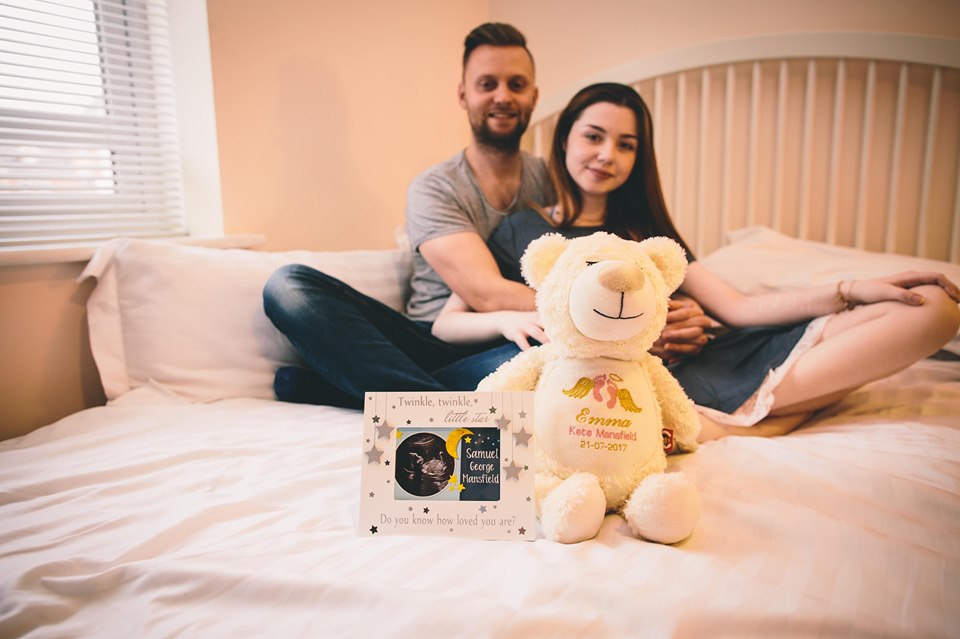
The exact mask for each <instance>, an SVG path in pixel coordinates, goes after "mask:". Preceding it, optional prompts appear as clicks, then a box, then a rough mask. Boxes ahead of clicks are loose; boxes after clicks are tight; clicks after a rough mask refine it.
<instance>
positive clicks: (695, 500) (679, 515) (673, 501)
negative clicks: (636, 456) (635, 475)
mask: <svg viewBox="0 0 960 639" xmlns="http://www.w3.org/2000/svg"><path fill="white" fill-rule="evenodd" d="M623 516H624V517H625V518H626V520H627V523H629V524H630V529H631V530H633V533H634V534H635V535H638V536H640V537H643V538H644V539H649V540H650V541H655V542H658V543H662V544H673V543H676V542H678V541H681V540H683V539H686V538H687V537H689V536H690V533H692V532H693V529H694V527H695V526H696V525H697V520H698V519H699V518H700V493H699V491H698V490H697V487H696V486H695V485H694V483H693V481H692V480H691V479H690V478H689V477H687V476H686V475H684V474H682V473H659V474H656V475H649V476H648V477H645V478H644V479H643V481H642V482H640V485H639V486H637V488H636V489H635V490H634V491H633V494H632V495H630V498H629V499H628V500H627V503H626V504H625V505H624V507H623Z"/></svg>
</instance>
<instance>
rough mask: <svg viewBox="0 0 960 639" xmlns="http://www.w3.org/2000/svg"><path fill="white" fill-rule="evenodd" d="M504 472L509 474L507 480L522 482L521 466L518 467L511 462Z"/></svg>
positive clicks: (504, 468)
mask: <svg viewBox="0 0 960 639" xmlns="http://www.w3.org/2000/svg"><path fill="white" fill-rule="evenodd" d="M503 470H504V472H506V473H507V479H516V480H517V481H519V480H520V471H521V470H522V468H520V466H517V465H516V464H515V463H513V462H512V461H511V462H510V465H509V466H504V467H503Z"/></svg>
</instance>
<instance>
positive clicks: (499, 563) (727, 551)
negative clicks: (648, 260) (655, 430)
mask: <svg viewBox="0 0 960 639" xmlns="http://www.w3.org/2000/svg"><path fill="white" fill-rule="evenodd" d="M360 444H361V416H360V413H358V412H354V411H346V410H339V409H334V408H328V407H314V406H300V405H292V404H283V403H279V402H273V401H268V400H254V399H236V400H226V401H220V402H215V403H211V404H188V403H184V402H182V401H180V400H177V399H175V398H172V397H170V396H168V395H165V394H163V393H161V392H158V391H157V390H156V389H152V388H142V389H140V390H137V391H134V392H131V393H129V394H127V395H125V396H123V397H121V398H120V399H119V400H118V401H116V402H114V403H113V405H111V406H108V407H101V408H94V409H90V410H87V411H84V412H82V413H79V414H77V415H74V416H71V417H68V418H66V419H64V420H61V421H60V422H58V423H56V424H53V425H51V426H48V427H46V428H43V429H40V430H38V431H36V432H34V433H32V434H30V435H27V436H25V437H22V438H19V439H15V440H11V441H8V442H3V443H0V637H18V636H30V637H87V636H93V637H118V638H124V639H126V638H129V637H231V638H232V637H258V636H267V637H273V638H277V639H279V638H281V637H282V638H286V637H340V636H363V637H368V636H369V637H447V636H453V637H492V636H496V637H523V638H528V637H560V636H563V637H570V636H582V637H623V636H638V637H659V636H675V637H688V636H689V637H702V636H710V637H716V636H732V637H754V636H755V637H771V636H778V637H779V636H802V637H807V636H833V637H850V636H858V637H864V636H867V637H874V636H876V637H881V636H883V637H887V636H910V637H914V636H916V637H920V636H922V637H949V636H954V637H955V636H957V633H958V630H957V629H958V628H960V364H957V363H946V362H935V361H930V360H927V361H925V362H921V363H920V364H918V365H916V366H914V367H913V368H911V369H908V370H907V371H905V372H903V373H901V374H900V375H898V376H896V377H894V378H892V379H889V380H884V381H882V382H878V383H875V384H873V385H871V386H869V387H867V388H865V389H863V390H861V391H859V392H857V393H855V394H853V395H851V396H850V397H849V398H848V399H847V400H846V401H845V402H844V403H843V404H842V405H840V406H838V407H837V408H835V409H833V410H831V411H829V412H828V413H827V414H825V415H823V416H821V418H820V419H819V420H818V422H817V423H816V424H815V425H814V426H811V427H808V428H805V429H802V430H800V431H798V432H796V433H794V434H792V435H789V436H787V437H782V438H777V439H769V440H766V439H759V438H737V439H726V440H721V441H717V442H711V443H708V444H706V445H704V446H702V447H701V449H700V450H699V451H698V452H696V453H694V454H692V455H687V456H682V457H674V458H672V462H671V463H672V466H673V467H676V468H682V469H683V470H684V471H686V472H687V473H689V474H690V475H691V476H692V477H693V478H694V479H695V481H696V482H697V484H698V485H699V487H700V491H701V494H702V496H703V515H702V518H701V520H700V523H699V526H698V528H697V530H696V532H695V533H694V535H693V536H692V537H691V538H690V539H688V540H686V541H685V542H683V543H680V544H678V545H676V546H662V545H657V544H652V543H647V542H644V541H641V540H638V539H635V538H633V537H632V536H631V535H630V533H629V531H628V530H627V528H626V525H625V524H624V523H623V522H622V520H621V519H620V518H618V517H616V516H609V517H608V518H607V520H606V522H605V524H604V526H603V529H602V530H601V532H600V535H599V536H598V537H597V538H596V539H594V540H591V541H588V542H584V543H581V544H578V545H573V546H563V545H559V544H555V543H551V542H547V541H544V540H542V539H541V540H539V541H537V542H535V543H524V542H491V541H475V540H469V539H459V538H456V539H455V538H431V537H384V538H368V537H361V536H359V535H358V534H357V533H356V528H357V522H356V520H357V511H358V501H359V469H360V462H361V448H360Z"/></svg>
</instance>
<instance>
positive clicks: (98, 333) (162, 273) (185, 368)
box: [80, 240, 411, 401]
mask: <svg viewBox="0 0 960 639" xmlns="http://www.w3.org/2000/svg"><path fill="white" fill-rule="evenodd" d="M290 263H299V264H306V265H308V266H312V267H314V268H316V269H318V270H321V271H323V272H325V273H328V274H329V275H332V276H334V277H337V278H339V279H341V280H343V281H344V282H346V283H348V284H350V285H351V286H353V287H354V288H356V289H357V290H359V291H361V292H363V293H365V294H367V295H370V296H371V297H374V298H376V299H378V300H380V301H382V302H383V303H385V304H387V305H388V306H390V307H392V308H394V309H396V310H402V309H403V306H404V303H405V301H406V299H407V296H408V295H409V281H410V273H411V266H410V256H409V253H408V252H407V251H403V250H400V249H393V250H382V251H338V252H311V251H290V252H285V253H268V252H259V251H248V250H240V249H211V248H202V247H195V246H184V245H180V244H173V243H168V242H149V241H140V240H115V241H113V242H110V243H108V244H107V245H105V246H104V247H102V248H101V249H100V250H99V251H98V252H97V254H96V255H95V256H94V257H93V259H91V261H90V264H89V265H88V266H87V268H86V269H85V270H84V272H83V274H81V276H80V279H85V278H87V277H96V278H97V279H98V283H97V286H96V288H95V289H94V291H93V293H92V294H91V296H90V299H89V301H88V303H87V317H88V323H89V327H90V343H91V347H92V350H93V357H94V360H95V361H96V363H97V368H98V369H99V371H100V377H101V381H102V383H103V387H104V391H105V393H106V395H107V399H110V400H112V399H114V398H116V397H119V396H120V395H123V394H124V393H126V392H128V391H130V390H133V389H135V388H139V387H141V386H145V385H148V384H150V383H151V382H153V383H154V384H159V385H160V386H162V387H163V388H165V389H167V390H170V391H172V392H174V393H176V394H177V395H179V396H181V397H184V398H186V399H189V400H191V401H213V400H217V399H224V398H228V397H259V398H272V397H273V375H274V371H275V370H276V369H277V368H278V367H280V366H286V365H291V364H296V363H298V362H299V358H298V356H297V354H296V352H295V351H294V349H293V347H292V346H291V345H290V343H289V342H288V341H287V339H286V338H285V337H284V336H283V335H282V334H280V332H279V331H277V330H276V328H274V326H273V324H272V323H271V322H270V320H269V319H267V317H266V315H265V314H264V312H263V297H262V292H263V285H264V284H265V283H266V281H267V279H268V278H269V277H270V275H271V274H272V273H273V272H274V271H275V270H277V269H278V268H280V267H281V266H283V265H284V264H290Z"/></svg>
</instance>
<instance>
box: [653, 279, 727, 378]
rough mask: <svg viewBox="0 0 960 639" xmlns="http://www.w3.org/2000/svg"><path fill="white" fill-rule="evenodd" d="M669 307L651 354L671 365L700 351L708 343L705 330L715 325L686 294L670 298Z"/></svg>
mask: <svg viewBox="0 0 960 639" xmlns="http://www.w3.org/2000/svg"><path fill="white" fill-rule="evenodd" d="M668 308H669V311H668V312H667V325H666V327H664V329H663V332H662V333H661V334H660V339H658V340H657V341H656V342H654V344H653V347H652V348H651V349H650V353H651V354H652V355H656V356H657V357H659V358H660V359H662V360H663V361H664V362H665V363H667V364H672V363H674V362H676V361H678V360H680V359H681V358H684V357H690V356H692V355H696V354H697V353H699V352H700V351H701V350H703V346H704V344H706V343H707V340H708V338H707V334H706V332H705V330H706V329H707V328H710V327H711V326H713V323H714V322H713V320H711V319H710V318H709V317H707V316H706V315H705V314H704V312H703V309H702V308H701V307H700V305H699V304H698V303H697V302H696V301H695V300H694V299H693V298H690V297H686V296H685V295H678V296H677V297H675V298H672V299H671V300H670V306H669V307H668Z"/></svg>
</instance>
